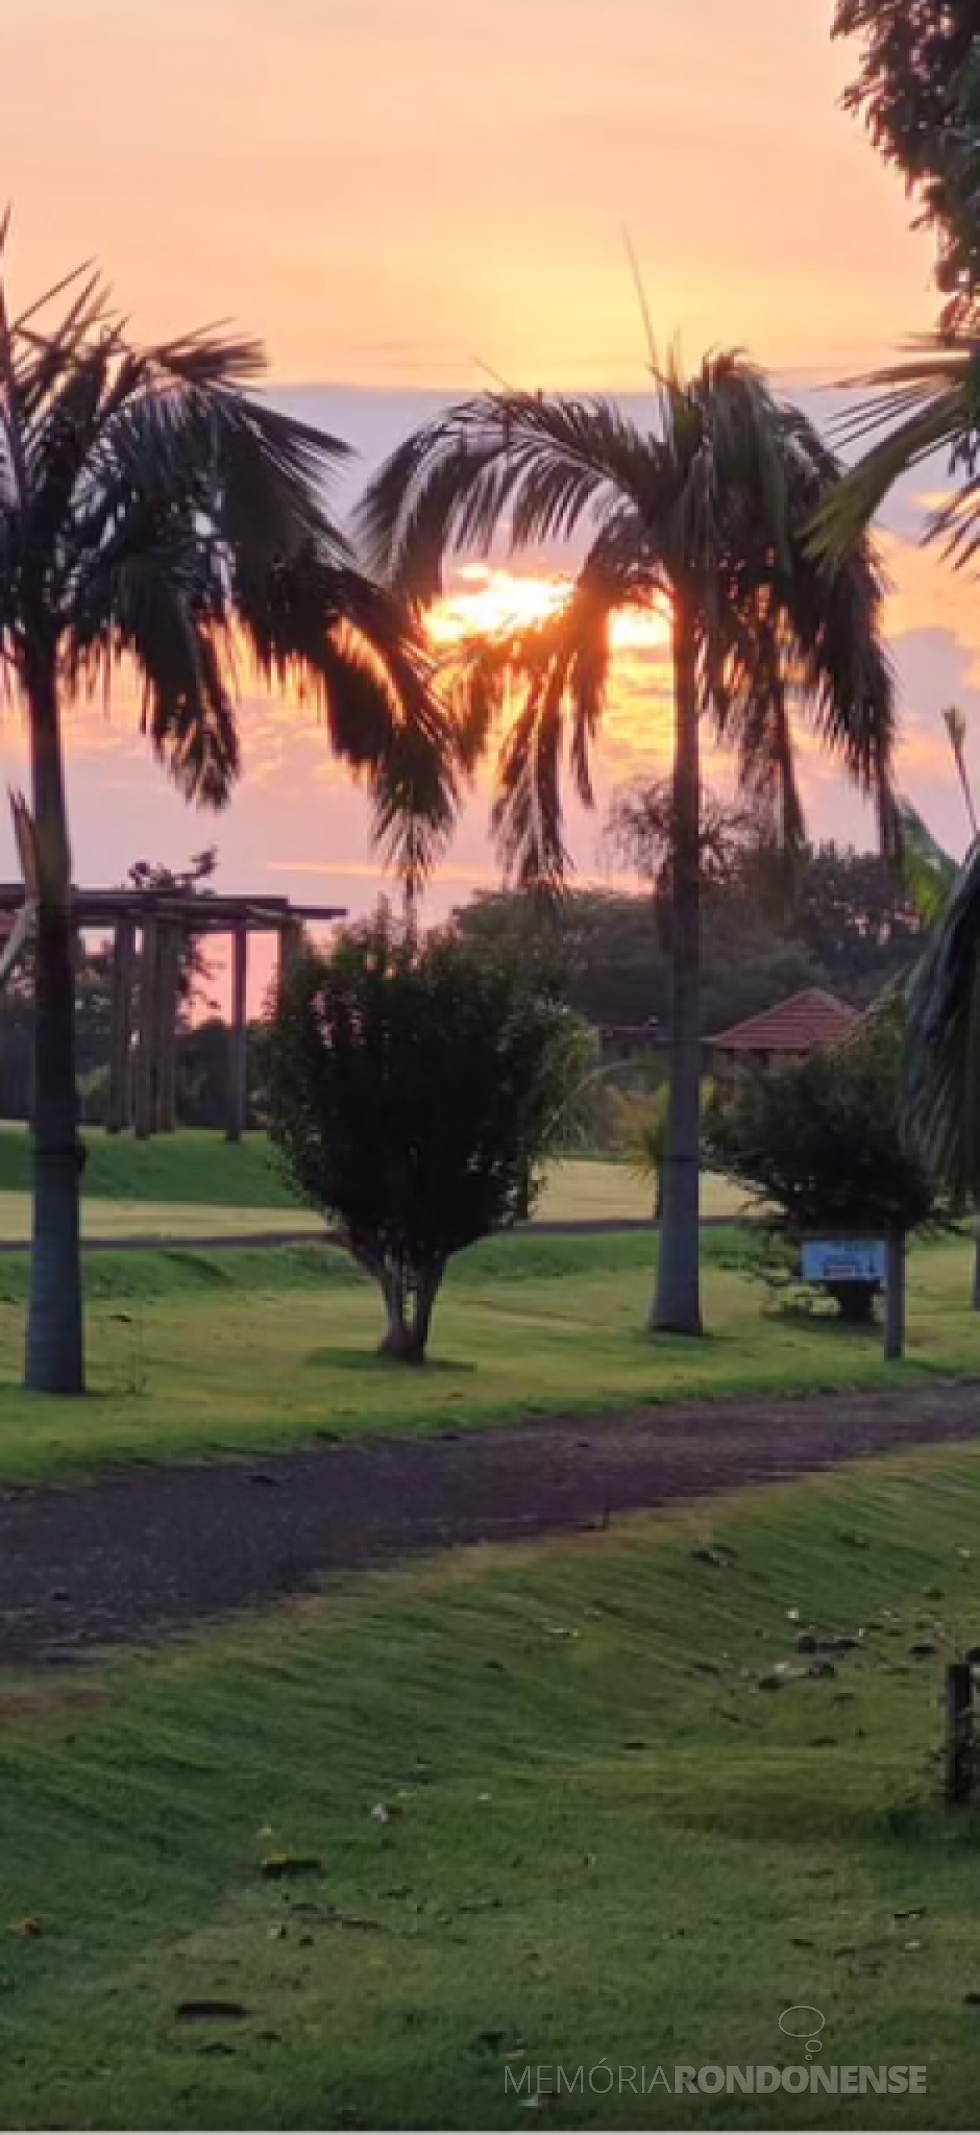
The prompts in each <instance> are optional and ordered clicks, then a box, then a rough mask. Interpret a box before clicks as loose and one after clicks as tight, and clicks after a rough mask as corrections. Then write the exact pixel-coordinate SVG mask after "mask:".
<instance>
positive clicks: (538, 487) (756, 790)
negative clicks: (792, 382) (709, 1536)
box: [360, 355, 893, 1335]
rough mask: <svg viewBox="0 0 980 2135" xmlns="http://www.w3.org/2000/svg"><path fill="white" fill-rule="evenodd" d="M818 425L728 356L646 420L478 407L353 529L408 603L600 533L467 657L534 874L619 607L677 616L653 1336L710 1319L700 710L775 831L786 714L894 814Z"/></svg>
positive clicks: (870, 657) (781, 808) (513, 832)
mask: <svg viewBox="0 0 980 2135" xmlns="http://www.w3.org/2000/svg"><path fill="white" fill-rule="evenodd" d="M838 473H839V470H838V466H837V462H836V460H835V459H834V457H833V455H832V454H831V453H830V452H829V451H828V450H827V448H826V447H825V446H824V445H823V444H822V442H821V440H820V438H819V436H818V435H817V433H816V431H815V430H814V429H813V427H812V425H811V424H810V423H808V422H807V420H806V418H805V417H804V416H803V415H802V414H801V413H800V412H799V411H798V410H797V409H795V408H793V407H789V406H785V405H783V404H782V403H781V402H779V401H777V400H776V398H775V397H774V396H773V394H772V392H771V391H770V389H769V387H768V386H767V385H766V383H765V381H764V379H763V378H762V376H761V375H760V373H759V372H758V371H757V370H755V369H754V368H753V367H752V366H751V365H750V364H749V363H748V362H746V361H744V360H743V359H742V358H740V357H739V356H737V355H722V356H718V357H714V358H712V359H710V360H709V361H707V362H705V363H704V364H703V365H702V367H701V368H700V370H698V371H697V372H696V373H695V374H694V375H693V376H692V377H690V378H685V377H683V376H682V375H681V374H680V373H679V371H678V369H677V368H676V367H675V366H671V367H670V368H669V369H668V370H666V371H665V372H664V373H663V374H662V375H658V377H657V379H656V389H655V393H654V396H653V402H652V407H651V419H650V422H649V425H648V426H647V427H641V426H640V425H639V424H637V423H635V422H633V421H632V420H631V419H630V418H629V417H628V416H627V415H626V414H625V413H623V412H622V411H621V410H620V409H619V408H618V407H617V406H616V405H615V404H613V403H612V402H609V401H603V400H598V399H596V400H578V399H569V398H565V397H560V398H559V397H555V398H544V397H540V396H535V395H533V394H525V393H496V394H489V395H484V396H481V397H480V398H478V399H476V400H471V401H468V402H465V403H463V404H462V405H461V406H458V407H455V408H453V409H451V410H450V411H449V413H448V414H447V415H445V416H444V417H442V418H441V419H439V420H437V421H436V422H434V423H432V424H430V425H428V426H427V427H426V428H424V429H423V430H421V431H419V432H418V433H417V434H416V435H415V436H414V437H412V438H410V439H409V440H408V441H407V443H405V444H404V445H402V447H401V448H400V449H399V450H398V451H396V452H395V454H394V455H393V457H392V458H391V459H390V461H389V462H388V464H387V466H386V467H385V468H384V469H383V470H382V472H381V473H380V474H379V476H378V477H377V479H376V480H375V481H374V482H373V483H372V485H371V488H370V489H369V491H368V494H367V497H366V498H365V500H364V503H363V506H362V510H361V519H360V524H361V526H362V529H363V532H364V535H365V539H366V541H367V544H368V553H369V554H370V555H371V557H372V560H373V561H374V563H375V564H376V566H377V567H378V568H383V569H384V570H385V571H386V572H387V573H388V574H389V576H390V579H391V582H392V584H393V585H395V586H396V587H397V588H398V589H399V590H400V591H402V592H404V593H405V594H407V595H408V596H409V597H410V598H412V599H413V600H415V601H418V602H421V603H424V602H426V601H427V600H429V599H431V598H432V597H433V596H434V595H435V594H436V592H437V591H438V590H439V587H440V585H441V582H442V572H443V567H444V563H445V560H446V558H447V557H448V556H449V555H450V554H451V553H452V552H453V551H454V550H461V549H474V548H476V549H480V550H483V551H486V550H487V549H488V548H489V547H490V546H491V544H492V543H493V541H494V539H495V537H497V536H499V535H500V534H502V533H503V534H504V535H508V536H509V540H510V543H511V546H512V548H514V549H516V550H522V549H528V548H533V547H534V546H535V545H538V544H542V543H545V544H550V543H553V542H555V541H561V542H565V541H571V540H573V539H574V538H575V537H576V536H579V537H581V536H582V534H583V533H584V535H585V553H584V558H581V560H580V561H579V566H578V571H577V576H576V577H575V580H574V583H573V586H572V589H571V592H570V595H569V598H568V600H567V603H566V605H565V606H564V607H563V608H562V609H561V610H560V611H559V612H558V613H557V614H556V615H555V616H553V617H552V618H550V619H549V620H548V621H547V622H546V623H544V624H541V625H539V626H538V627H536V628H534V629H530V630H527V631H523V632H519V633H514V634H511V635H510V636H509V637H508V638H506V639H505V640H503V641H498V642H497V643H495V644H491V645H486V646H484V647H483V648H480V649H477V651H476V652H475V653H474V655H473V657H472V658H471V660H470V661H469V663H468V665H467V668H466V672H465V683H466V688H465V701H466V710H467V714H468V720H469V741H470V746H471V748H472V750H473V752H474V753H477V752H478V751H479V750H480V748H481V747H483V746H485V745H486V742H487V739H488V736H489V733H490V730H491V727H492V726H493V723H494V721H495V719H496V718H497V717H498V716H499V715H500V713H501V711H502V709H503V707H504V704H505V702H506V701H507V700H508V697H509V696H512V695H513V693H514V691H515V688H516V690H517V692H518V703H519V709H518V711H517V714H516V717H515V718H514V720H513V723H512V724H511V725H510V726H509V728H507V729H506V730H505V732H504V735H503V739H502V743H501V748H500V755H499V765H498V797H497V801H496V807H495V821H496V827H497V830H498V833H499V836H500V839H501V843H502V848H503V851H504V854H505V857H506V858H507V860H508V862H509V863H510V864H511V865H512V866H515V867H516V869H517V871H518V872H519V874H520V876H521V877H522V878H523V879H524V880H525V881H527V882H532V881H542V880H552V881H553V880H554V879H555V878H557V877H560V876H561V874H562V872H563V870H564V867H565V863H566V854H565V848H564V842H563V835H562V771H563V761H564V758H565V756H566V754H567V757H568V762H569V766H570V771H571V776H572V779H573V782H574V784H575V786H576V788H577V790H578V793H579V795H580V796H581V798H582V799H583V800H584V801H585V802H586V803H590V802H591V800H592V781H591V772H590V756H591V748H592V744H593V741H594V739H595V736H596V733H597V731H598V728H599V724H600V721H601V718H602V713H603V710H604V707H605V704H606V701H607V696H608V684H609V660H610V623H611V620H612V618H613V616H614V615H615V614H616V612H617V611H618V610H620V609H622V608H626V607H634V608H651V607H660V608H662V609H664V610H665V611H666V612H667V614H668V616H669V619H670V631H671V657H672V669H673V691H674V702H675V712H676V739H675V754H674V766H673V812H674V824H673V841H674V854H673V867H672V871H671V872H672V894H673V905H672V942H673V954H672V967H673V981H672V994H673V1008H672V1028H671V1037H670V1076H669V1084H670V1100H669V1119H668V1129H667V1149H666V1160H665V1165H664V1192H663V1228H662V1234H661V1254H660V1264H659V1275H658V1283H657V1292H656V1297H655V1301H654V1305H653V1310H652V1315H651V1325H652V1326H653V1327H654V1328H655V1329H662V1330H670V1331H676V1332H679V1333H682V1334H690V1335H693V1334H697V1333H699V1332H700V1330H701V1305H700V1280H699V1169H700V1165H699V1157H700V1080H701V1077H700V1069H701V1041H700V1028H699V983H700V979H699V961H700V920H699V896H700V880H699V877H700V852H699V848H700V823H699V811H700V790H701V728H702V721H703V720H704V719H706V720H707V721H708V722H709V724H710V726H711V728H712V730H713V732H714V733H715V734H716V736H718V737H719V738H720V739H722V740H724V741H725V742H728V743H730V744H731V745H732V746H733V748H734V751H735V754H736V760H737V764H738V769H739V774H740V778H741V782H742V785H743V787H744V788H746V789H747V790H748V791H749V792H750V793H752V794H753V795H754V797H756V798H757V799H758V798H762V799H764V800H766V801H768V802H769V803H770V804H771V805H772V808H773V811H774V813H775V815H776V816H777V818H778V822H779V827H780V829H781V832H782V834H783V836H784V837H785V838H786V839H788V840H790V841H795V840H798V839H799V838H800V837H801V836H802V810H801V805H800V798H799V792H798V787H797V782H796V777H795V771H794V762H793V746H792V723H791V714H792V713H793V712H794V711H796V710H799V711H801V712H802V713H804V715H806V716H808V717H809V720H810V723H811V725H812V727H813V728H814V729H815V731H816V734H817V736H818V738H819V739H820V741H821V742H822V743H823V744H824V745H825V746H826V747H827V748H828V749H829V750H830V751H831V752H832V753H833V754H835V755H836V756H837V757H839V759H840V760H841V761H842V763H843V765H844V767H845V769H846V771H847V772H848V774H849V775H850V776H851V777H852V778H854V779H855V780H856V781H857V782H858V783H859V784H860V785H861V786H863V787H865V788H867V789H869V790H873V791H874V792H875V793H876V795H877V796H878V799H879V802H880V804H881V812H882V821H883V822H885V821H886V820H887V817H888V774H889V761H890V753H891V745H892V726H893V718H892V692H891V685H890V679H889V671H888V665H887V662H886V659H885V656H884V653H883V651H882V646H881V640H880V635H879V621H880V584H879V579H878V575H877V570H876V567H875V563H874V559H873V556H872V553H871V550H870V548H869V547H868V546H867V545H866V544H865V545H863V546H861V547H860V548H859V549H858V550H857V551H855V552H854V553H853V554H851V555H849V557H848V559H847V561H846V563H845V564H844V566H843V567H842V568H841V570H840V571H839V572H837V573H836V574H834V575H833V576H828V575H827V574H826V573H823V572H821V571H820V570H819V569H818V568H817V567H816V565H815V564H814V563H813V561H812V558H811V557H810V556H809V554H808V551H807V547H806V544H805V540H804V531H805V529H806V528H807V526H808V525H809V522H810V520H811V519H812V516H813V513H814V511H815V509H816V508H817V505H818V504H819V502H820V501H821V500H822V499H823V498H824V497H825V496H826V495H827V493H828V492H829V491H831V490H832V489H833V487H834V486H835V484H836V482H837V480H838Z"/></svg>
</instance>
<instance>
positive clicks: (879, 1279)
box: [802, 1238, 886, 1283]
mask: <svg viewBox="0 0 980 2135" xmlns="http://www.w3.org/2000/svg"><path fill="white" fill-rule="evenodd" d="M885 1265H886V1263H885V1245H884V1241H883V1240H882V1239H874V1240H870V1241H868V1242H867V1243H865V1242H864V1241H862V1240H860V1239H853V1238H852V1239H841V1240H840V1241H839V1242H838V1243H837V1244H823V1243H821V1244H819V1245H818V1244H813V1243H807V1244H806V1245H805V1246H804V1247H803V1252H802V1274H803V1280H804V1282H876V1283H883V1282H884V1280H885Z"/></svg>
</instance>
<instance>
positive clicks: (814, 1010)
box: [708, 986, 860, 1067]
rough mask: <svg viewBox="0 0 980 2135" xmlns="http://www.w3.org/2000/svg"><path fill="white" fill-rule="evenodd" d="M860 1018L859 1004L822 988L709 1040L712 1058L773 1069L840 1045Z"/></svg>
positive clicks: (793, 997)
mask: <svg viewBox="0 0 980 2135" xmlns="http://www.w3.org/2000/svg"><path fill="white" fill-rule="evenodd" d="M859 1021H860V1016H859V1012H858V1010H857V1009H856V1008H851V1007H849V1006H848V1003H847V1002H846V1001H839V1000H838V999H837V996H836V994H833V993H826V992H824V990H823V988H822V987H820V986H809V987H807V988H805V990H804V991H803V992H802V993H794V994H791V995H790V998H789V1000H788V1001H780V1002H778V1003H777V1004H776V1006H775V1007H774V1008H764V1009H763V1010H762V1013H761V1014H760V1015H757V1016H749V1017H747V1019H746V1021H745V1022H744V1023H735V1024H733V1026H732V1028H731V1029H730V1030H723V1031H720V1032H719V1033H718V1036H717V1037H715V1038H709V1039H708V1045H709V1046H710V1049H711V1054H712V1058H713V1059H714V1060H716V1061H718V1062H725V1063H727V1064H729V1065H733V1066H739V1065H743V1064H744V1065H746V1066H754V1067H770V1066H772V1065H773V1063H774V1062H775V1063H777V1064H779V1065H788V1064H789V1063H790V1062H791V1061H794V1060H806V1059H808V1058H809V1056H810V1054H811V1053H815V1052H818V1051H819V1049H820V1047H821V1046H823V1045H838V1044H840V1042H841V1040H842V1039H844V1038H848V1037H849V1036H850V1034H851V1032H852V1031H853V1030H854V1029H855V1027H856V1025H857V1024H858V1022H859Z"/></svg>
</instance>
